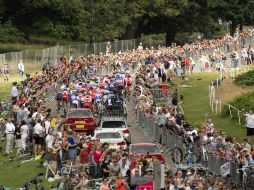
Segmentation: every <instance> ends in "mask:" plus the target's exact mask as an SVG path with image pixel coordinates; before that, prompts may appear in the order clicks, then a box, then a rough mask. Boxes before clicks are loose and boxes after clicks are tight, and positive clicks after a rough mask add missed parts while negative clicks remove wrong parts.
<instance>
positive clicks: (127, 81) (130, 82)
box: [124, 77, 132, 86]
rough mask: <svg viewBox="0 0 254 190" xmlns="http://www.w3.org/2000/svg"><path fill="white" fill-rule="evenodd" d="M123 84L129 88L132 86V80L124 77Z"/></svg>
mask: <svg viewBox="0 0 254 190" xmlns="http://www.w3.org/2000/svg"><path fill="white" fill-rule="evenodd" d="M124 84H125V85H127V86H131V84H132V79H131V78H130V77H126V78H125V79H124Z"/></svg>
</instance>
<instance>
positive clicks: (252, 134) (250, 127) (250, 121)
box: [245, 110, 254, 138]
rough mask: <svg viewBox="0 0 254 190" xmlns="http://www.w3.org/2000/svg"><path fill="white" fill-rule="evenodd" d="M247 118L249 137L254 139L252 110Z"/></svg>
mask: <svg viewBox="0 0 254 190" xmlns="http://www.w3.org/2000/svg"><path fill="white" fill-rule="evenodd" d="M245 116H246V127H247V136H249V137H251V138H253V137H254V114H253V112H252V110H250V111H249V113H246V114H245Z"/></svg>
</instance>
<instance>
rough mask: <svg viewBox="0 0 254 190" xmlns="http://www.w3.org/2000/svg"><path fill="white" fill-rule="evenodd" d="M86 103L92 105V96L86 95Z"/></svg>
mask: <svg viewBox="0 0 254 190" xmlns="http://www.w3.org/2000/svg"><path fill="white" fill-rule="evenodd" d="M84 104H85V106H89V107H90V106H91V105H92V98H91V97H90V96H86V97H85V98H84Z"/></svg>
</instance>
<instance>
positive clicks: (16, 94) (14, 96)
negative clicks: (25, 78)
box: [11, 82, 19, 101]
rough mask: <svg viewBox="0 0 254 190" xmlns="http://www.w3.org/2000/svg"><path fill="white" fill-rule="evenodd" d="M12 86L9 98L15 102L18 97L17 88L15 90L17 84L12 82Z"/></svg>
mask: <svg viewBox="0 0 254 190" xmlns="http://www.w3.org/2000/svg"><path fill="white" fill-rule="evenodd" d="M12 85H13V86H12V89H11V97H12V100H13V101H15V100H17V98H18V95H19V93H18V88H17V82H13V83H12Z"/></svg>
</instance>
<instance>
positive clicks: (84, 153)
mask: <svg viewBox="0 0 254 190" xmlns="http://www.w3.org/2000/svg"><path fill="white" fill-rule="evenodd" d="M79 157H80V163H81V164H88V162H89V153H88V146H87V144H83V149H82V150H81V151H80V154H79Z"/></svg>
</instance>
